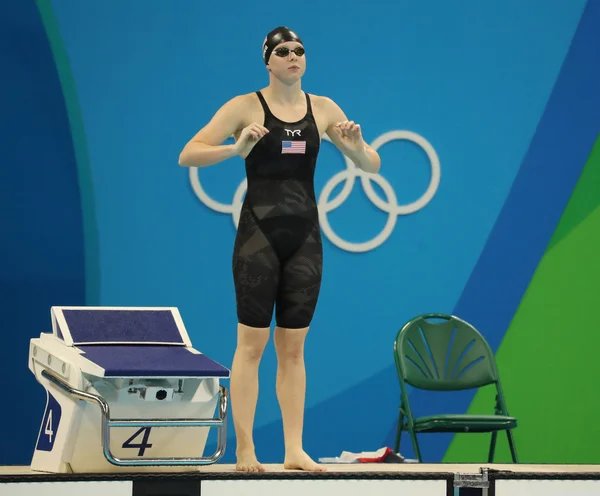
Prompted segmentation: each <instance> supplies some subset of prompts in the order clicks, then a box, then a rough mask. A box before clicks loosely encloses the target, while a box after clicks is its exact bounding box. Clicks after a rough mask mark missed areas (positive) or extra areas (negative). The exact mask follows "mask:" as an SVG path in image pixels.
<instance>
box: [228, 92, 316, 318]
mask: <svg viewBox="0 0 600 496" xmlns="http://www.w3.org/2000/svg"><path fill="white" fill-rule="evenodd" d="M256 94H257V95H258V98H259V100H260V102H261V104H262V107H263V109H264V113H265V121H264V127H266V128H267V129H268V130H269V132H268V133H267V134H266V135H265V136H263V137H262V138H261V139H260V140H259V141H258V142H257V143H256V145H255V146H254V148H253V149H252V151H251V152H250V154H249V155H248V157H247V158H246V176H247V180H248V190H247V193H246V198H245V200H244V203H243V205H242V211H241V214H240V220H239V223H238V229H237V235H236V239H235V244H234V250H233V279H234V284H235V293H236V302H237V315H238V321H239V322H240V323H241V324H244V325H247V326H250V327H261V328H264V327H269V326H270V325H271V319H272V317H273V307H274V306H275V303H276V323H277V326H279V327H283V328H288V329H297V328H304V327H308V326H309V324H310V322H311V320H312V317H313V314H314V311H315V307H316V305H317V299H318V296H319V290H320V287H321V273H322V268H323V251H322V245H321V231H320V228H319V215H318V210H317V202H316V198H315V191H314V173H315V165H316V161H317V155H318V153H319V147H320V142H321V139H320V136H319V131H318V129H317V125H316V122H315V119H314V116H313V112H312V106H311V103H310V98H309V96H308V94H306V105H307V112H306V115H305V116H304V118H303V119H302V120H300V121H298V122H293V123H288V122H283V121H281V120H279V119H278V118H277V117H275V116H274V115H273V114H272V113H271V111H270V109H269V107H268V105H267V102H266V101H265V99H264V97H263V96H262V94H261V93H260V92H257V93H256Z"/></svg>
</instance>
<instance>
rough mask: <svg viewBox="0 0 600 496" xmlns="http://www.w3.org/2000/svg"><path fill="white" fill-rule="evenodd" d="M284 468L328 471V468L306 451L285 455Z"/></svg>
mask: <svg viewBox="0 0 600 496" xmlns="http://www.w3.org/2000/svg"><path fill="white" fill-rule="evenodd" d="M283 468H285V469H288V470H306V471H308V472H326V471H327V469H326V468H325V467H323V466H322V465H319V464H318V463H316V462H314V461H313V460H312V458H311V457H310V456H308V455H307V454H306V453H305V452H304V451H298V452H296V453H290V454H286V455H285V460H284V462H283Z"/></svg>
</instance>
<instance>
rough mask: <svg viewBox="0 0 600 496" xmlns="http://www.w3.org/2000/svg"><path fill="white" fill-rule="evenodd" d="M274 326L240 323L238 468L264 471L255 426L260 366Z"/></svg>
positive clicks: (233, 383)
mask: <svg viewBox="0 0 600 496" xmlns="http://www.w3.org/2000/svg"><path fill="white" fill-rule="evenodd" d="M269 332H270V328H269V327H265V328H257V327H248V326H246V325H244V324H238V340H237V347H236V350H235V354H234V356H233V363H232V366H231V377H230V390H231V408H232V414H233V424H234V429H235V436H236V442H237V447H236V451H235V454H236V458H237V464H236V470H239V471H244V472H264V468H263V466H262V465H261V464H260V463H259V461H258V460H257V458H256V454H255V450H254V439H253V437H252V430H253V427H254V413H255V411H256V402H257V400H258V367H259V365H260V360H261V358H262V355H263V352H264V350H265V346H266V344H267V342H268V341H269Z"/></svg>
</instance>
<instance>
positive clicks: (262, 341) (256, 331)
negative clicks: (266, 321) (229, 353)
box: [236, 322, 271, 360]
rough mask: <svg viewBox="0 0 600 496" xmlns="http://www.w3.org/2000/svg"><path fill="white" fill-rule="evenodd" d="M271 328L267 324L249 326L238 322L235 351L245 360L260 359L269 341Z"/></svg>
mask: <svg viewBox="0 0 600 496" xmlns="http://www.w3.org/2000/svg"><path fill="white" fill-rule="evenodd" d="M270 332H271V329H270V327H269V326H264V325H262V326H250V325H248V324H245V323H242V322H240V323H239V324H238V340H237V349H236V352H237V353H241V354H242V355H243V356H244V357H245V358H246V359H247V360H260V359H261V358H262V355H263V353H264V351H265V347H266V346H267V343H268V341H269V334H270Z"/></svg>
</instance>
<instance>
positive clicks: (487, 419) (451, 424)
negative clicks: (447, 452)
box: [415, 414, 517, 432]
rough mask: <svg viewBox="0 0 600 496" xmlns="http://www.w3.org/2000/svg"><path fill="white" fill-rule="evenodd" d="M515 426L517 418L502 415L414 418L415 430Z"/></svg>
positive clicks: (447, 430) (496, 429)
mask: <svg viewBox="0 0 600 496" xmlns="http://www.w3.org/2000/svg"><path fill="white" fill-rule="evenodd" d="M515 427H517V419H516V418H514V417H507V416H504V415H469V414H457V415H430V416H427V417H418V418H416V419H415V431H416V432H492V431H501V430H505V429H514V428H515Z"/></svg>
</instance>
